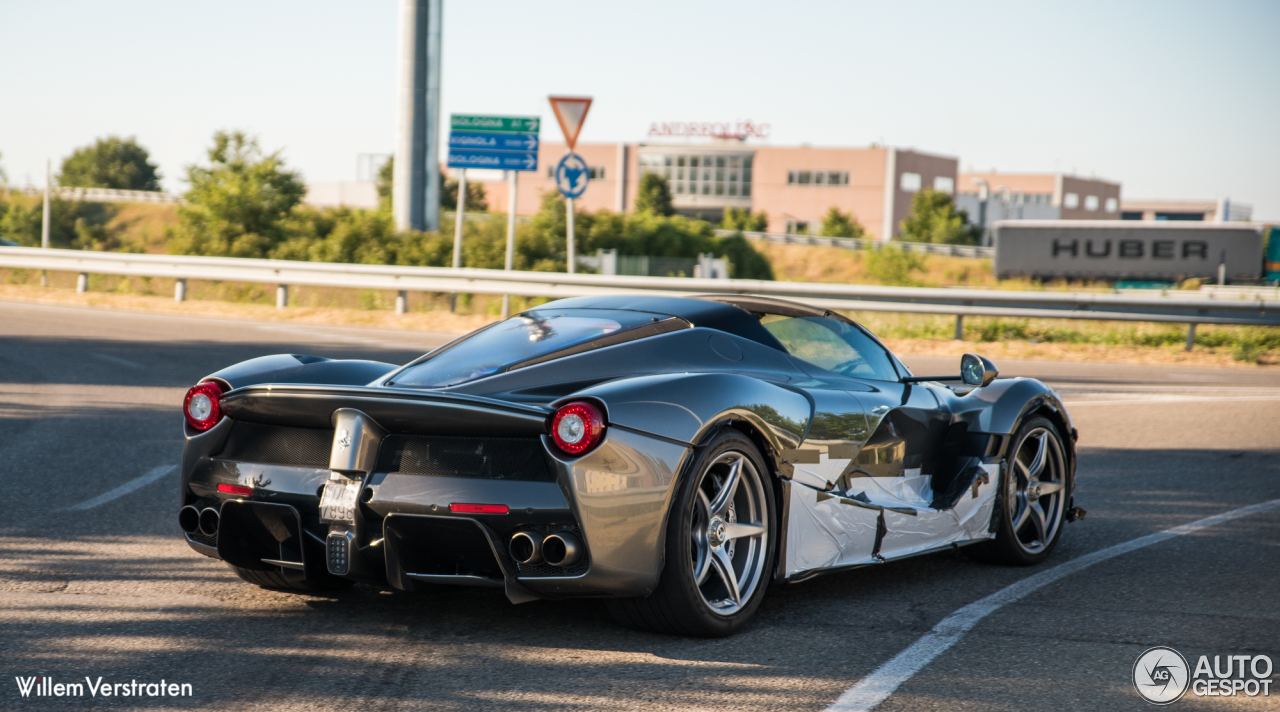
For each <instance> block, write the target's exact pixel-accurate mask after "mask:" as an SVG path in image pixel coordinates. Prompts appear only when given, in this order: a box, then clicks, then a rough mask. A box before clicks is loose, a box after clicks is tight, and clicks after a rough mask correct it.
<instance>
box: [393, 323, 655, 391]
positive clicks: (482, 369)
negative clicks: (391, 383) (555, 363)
mask: <svg viewBox="0 0 1280 712" xmlns="http://www.w3.org/2000/svg"><path fill="white" fill-rule="evenodd" d="M664 318H665V317H664V316H663V315H660V314H650V313H647V312H634V311H620V310H613V309H554V310H530V311H527V312H524V313H523V314H519V315H517V316H514V317H512V318H510V319H507V320H506V321H504V322H501V323H499V324H496V325H494V326H492V327H490V328H488V329H485V330H484V331H481V332H479V333H477V334H475V335H474V336H472V337H471V338H469V339H467V340H466V341H463V342H461V343H459V344H455V345H454V346H453V347H451V348H449V349H446V350H444V351H442V352H440V353H439V354H436V355H435V356H431V357H429V358H428V359H427V360H426V361H423V362H421V363H419V364H416V365H414V366H410V367H409V368H407V369H405V370H404V371H403V372H402V373H400V374H398V375H397V376H396V377H395V384H396V385H397V386H406V387H413V386H418V387H423V388H444V387H446V386H456V385H458V384H459V383H466V382H467V381H474V380H475V379H477V378H484V377H485V376H489V375H492V374H495V373H499V372H501V371H504V370H506V369H507V368H509V367H511V366H513V365H515V364H517V363H520V362H522V361H527V360H529V359H531V358H537V357H538V356H545V355H546V354H549V353H553V352H555V351H559V350H561V349H565V348H569V347H571V346H576V345H578V344H583V343H586V342H589V341H593V340H595V339H598V338H601V337H604V336H609V335H611V334H615V333H617V332H619V331H625V330H627V329H634V328H636V327H638V326H644V325H645V324H651V323H653V322H656V321H660V320H662V319H664Z"/></svg>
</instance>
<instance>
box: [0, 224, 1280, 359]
mask: <svg viewBox="0 0 1280 712" xmlns="http://www.w3.org/2000/svg"><path fill="white" fill-rule="evenodd" d="M0 267H9V268H21V269H32V270H50V271H63V272H78V273H80V279H79V282H78V289H79V291H85V289H86V288H87V285H88V275H89V274H92V273H96V274H115V275H134V276H146V277H167V278H171V279H175V280H177V282H176V287H175V290H174V291H175V294H174V297H175V299H177V300H178V301H182V300H183V299H184V298H185V294H186V281H187V280H189V279H200V280H215V281H227V282H254V283H263V284H275V285H277V292H276V305H277V306H278V307H284V306H286V305H287V303H288V288H289V286H323V287H346V288H353V289H382V290H392V291H396V292H398V293H399V298H397V300H396V307H397V311H398V312H403V311H404V304H405V293H406V292H409V291H419V292H437V293H457V292H463V293H475V294H514V295H520V296H527V297H555V298H562V297H579V296H592V295H604V294H665V295H670V296H687V295H693V294H711V293H715V294H757V295H764V296H774V297H783V298H789V299H793V300H796V301H800V302H804V303H807V304H811V305H813V306H817V307H821V308H824V309H840V310H848V311H880V312H900V313H913V314H948V315H954V316H955V317H956V333H957V335H959V334H960V333H962V332H961V329H962V326H963V319H964V317H966V316H994V317H1018V318H1043V319H1092V320H1103V321H1147V322H1166V323H1182V324H1188V325H1190V329H1189V333H1188V344H1190V343H1192V342H1193V341H1194V336H1195V325H1196V324H1243V325H1257V326H1280V300H1267V299H1263V298H1251V297H1249V296H1246V295H1241V296H1239V297H1236V298H1224V297H1221V296H1219V297H1217V298H1211V299H1204V298H1201V299H1190V298H1181V297H1179V298H1176V299H1174V298H1169V297H1162V296H1145V295H1132V294H1115V293H1096V292H1015V291H1001V290H994V289H964V288H947V289H925V288H916V287H879V286H870V285H843V284H815V283H808V282H769V281H762V280H751V279H686V278H679V277H631V276H613V275H595V274H565V273H560V272H515V271H512V272H506V271H503V270H490V269H470V268H463V269H452V268H448V267H398V266H385V265H362V264H335V263H326V262H294V261H289V260H258V259H241V258H234V257H184V256H174V255H139V254H125V253H113V252H89V251H79V250H55V249H47V250H46V249H40V248H32V247H0ZM957 338H959V336H957Z"/></svg>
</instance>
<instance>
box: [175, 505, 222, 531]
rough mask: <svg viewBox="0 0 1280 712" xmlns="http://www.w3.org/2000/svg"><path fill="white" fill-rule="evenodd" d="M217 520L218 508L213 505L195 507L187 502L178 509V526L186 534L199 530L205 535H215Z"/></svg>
mask: <svg viewBox="0 0 1280 712" xmlns="http://www.w3.org/2000/svg"><path fill="white" fill-rule="evenodd" d="M218 520H219V516H218V510H217V509H215V508H214V507H205V508H204V509H196V508H195V507H194V506H192V505H190V504H188V505H187V506H185V507H183V508H182V509H179V510H178V526H180V527H182V531H184V532H186V533H187V534H195V533H196V532H199V533H201V534H204V535H205V536H217V534H218Z"/></svg>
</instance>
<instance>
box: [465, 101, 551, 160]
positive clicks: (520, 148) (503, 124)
mask: <svg viewBox="0 0 1280 712" xmlns="http://www.w3.org/2000/svg"><path fill="white" fill-rule="evenodd" d="M541 123H542V122H541V120H540V119H539V118H538V117H536V116H472V115H467V114H454V115H453V116H451V117H450V118H449V125H450V126H451V127H452V132H451V133H450V134H449V158H448V161H447V163H448V165H449V167H450V168H491V169H496V170H501V171H536V170H538V129H539V127H540V125H541Z"/></svg>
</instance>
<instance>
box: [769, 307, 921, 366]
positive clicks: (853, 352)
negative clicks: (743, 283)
mask: <svg viewBox="0 0 1280 712" xmlns="http://www.w3.org/2000/svg"><path fill="white" fill-rule="evenodd" d="M761 323H763V324H764V328H765V329H768V330H769V333H771V334H773V335H774V336H775V337H777V339H778V341H781V342H782V345H783V346H784V347H786V349H787V352H788V353H790V354H791V355H792V356H795V357H796V358H798V359H801V360H802V361H805V362H807V363H811V364H813V365H815V366H818V367H820V368H824V369H826V370H828V371H831V372H832V373H838V374H840V375H842V376H853V377H857V378H871V379H874V380H877V381H896V380H898V373H897V371H895V370H894V368H893V362H892V360H890V358H889V352H887V351H885V350H884V348H882V347H881V346H880V345H879V344H877V343H876V342H875V340H874V339H872V338H871V337H870V336H867V335H866V334H865V333H863V331H862V330H861V329H859V328H858V327H856V326H851V325H849V324H846V323H845V322H843V321H838V320H836V319H831V318H829V317H824V316H806V317H785V316H776V315H775V316H766V317H765V318H764V319H762V320H761Z"/></svg>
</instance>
